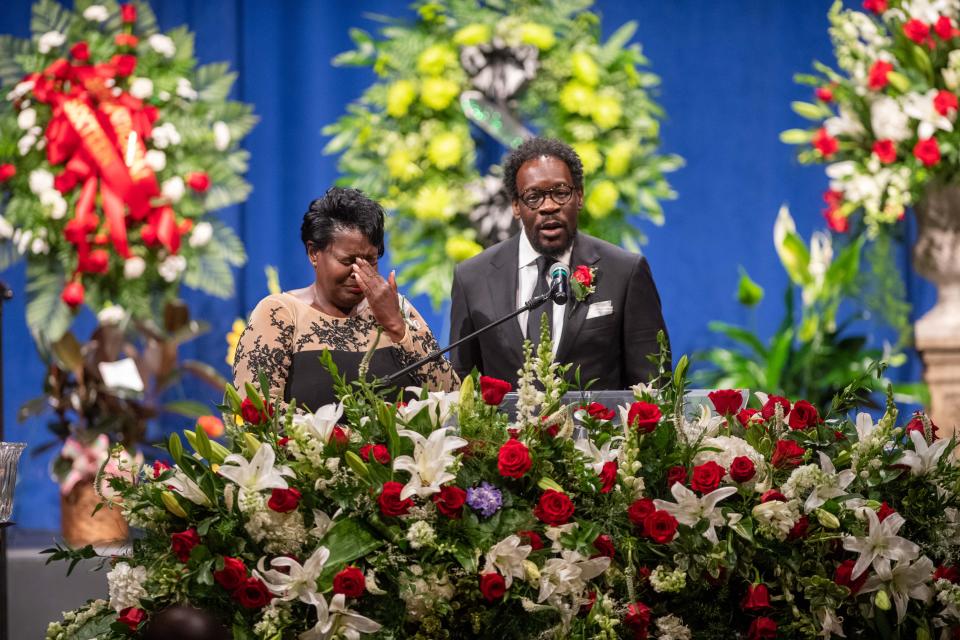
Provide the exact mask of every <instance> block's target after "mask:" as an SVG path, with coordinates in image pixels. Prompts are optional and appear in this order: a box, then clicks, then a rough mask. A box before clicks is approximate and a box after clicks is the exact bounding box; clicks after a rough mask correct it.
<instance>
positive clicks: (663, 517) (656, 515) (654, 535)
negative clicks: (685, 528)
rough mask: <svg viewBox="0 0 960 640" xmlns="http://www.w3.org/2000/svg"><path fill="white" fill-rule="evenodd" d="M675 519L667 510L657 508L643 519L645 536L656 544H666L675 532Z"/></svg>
mask: <svg viewBox="0 0 960 640" xmlns="http://www.w3.org/2000/svg"><path fill="white" fill-rule="evenodd" d="M677 524H678V523H677V519H676V518H674V517H673V515H672V514H671V513H670V512H669V511H663V510H661V509H657V510H656V511H654V512H653V513H651V514H650V515H648V516H647V517H646V519H645V520H644V523H643V525H644V529H646V533H647V536H648V537H649V538H650V539H651V540H653V541H654V542H656V543H658V544H667V543H669V542H671V541H672V540H673V536H674V535H675V534H676V533H677Z"/></svg>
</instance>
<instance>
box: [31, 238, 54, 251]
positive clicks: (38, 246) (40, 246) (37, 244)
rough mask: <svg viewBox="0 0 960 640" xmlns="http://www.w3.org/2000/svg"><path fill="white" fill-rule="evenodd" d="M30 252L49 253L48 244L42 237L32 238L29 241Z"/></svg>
mask: <svg viewBox="0 0 960 640" xmlns="http://www.w3.org/2000/svg"><path fill="white" fill-rule="evenodd" d="M30 253H32V254H34V255H42V254H47V253H50V245H49V244H47V241H46V240H44V239H43V238H34V239H33V242H31V243H30Z"/></svg>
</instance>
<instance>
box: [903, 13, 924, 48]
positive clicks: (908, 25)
mask: <svg viewBox="0 0 960 640" xmlns="http://www.w3.org/2000/svg"><path fill="white" fill-rule="evenodd" d="M903 35H905V36H907V37H908V38H910V39H911V40H913V41H914V42H916V43H917V44H923V43H924V42H925V41H926V40H927V39H928V38H930V25H928V24H926V23H925V22H923V21H922V20H917V19H916V18H911V19H910V20H907V21H906V22H905V23H903Z"/></svg>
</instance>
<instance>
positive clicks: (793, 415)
mask: <svg viewBox="0 0 960 640" xmlns="http://www.w3.org/2000/svg"><path fill="white" fill-rule="evenodd" d="M820 422H821V420H820V413H819V412H818V411H817V408H816V407H815V406H813V405H812V404H810V403H809V402H807V401H806V400H798V401H797V403H796V404H794V405H793V410H792V411H790V417H789V419H788V420H787V424H788V425H790V428H791V429H794V430H796V429H807V428H809V427H815V426H817V425H818V424H820Z"/></svg>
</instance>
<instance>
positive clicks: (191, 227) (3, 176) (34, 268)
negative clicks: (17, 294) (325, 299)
mask: <svg viewBox="0 0 960 640" xmlns="http://www.w3.org/2000/svg"><path fill="white" fill-rule="evenodd" d="M31 30H32V32H33V36H32V38H30V39H28V40H20V39H16V38H13V37H12V36H0V83H2V87H3V96H4V97H5V100H3V101H2V102H0V211H2V213H3V217H2V218H0V258H2V259H0V268H5V267H7V266H9V265H10V264H11V263H12V262H13V261H14V260H16V259H19V258H24V257H25V258H26V260H27V279H28V285H27V286H28V289H27V293H28V305H27V323H28V324H29V326H30V327H31V329H32V331H33V332H34V334H35V335H37V336H38V337H39V336H42V337H43V338H45V339H46V340H47V341H51V342H52V341H55V340H57V339H58V338H59V337H60V336H61V335H63V333H64V332H65V331H66V330H67V328H68V327H69V326H70V322H71V317H72V314H71V312H72V311H74V312H75V311H76V310H77V309H78V308H79V307H80V306H81V305H83V304H86V305H87V306H89V307H90V308H91V309H92V310H93V311H95V312H99V311H100V310H102V309H104V308H106V307H109V306H120V307H122V308H123V309H126V310H127V311H128V312H129V313H130V314H132V315H133V316H134V317H136V318H145V317H156V315H158V313H159V312H160V311H161V310H162V306H163V302H164V301H166V300H169V299H171V298H173V297H175V296H176V293H177V291H178V288H179V285H180V283H181V282H183V283H185V284H187V285H188V286H191V287H195V288H198V289H200V290H203V291H206V292H208V293H210V294H213V295H217V296H222V297H229V296H231V295H233V275H232V273H231V267H235V266H239V265H241V264H243V262H244V261H245V259H246V258H245V252H244V250H243V245H242V243H241V242H240V241H239V239H238V238H237V237H236V236H235V234H234V233H233V232H232V231H231V230H230V228H229V227H227V226H226V225H224V224H222V223H221V222H218V221H216V220H215V219H212V218H211V217H210V215H209V213H210V212H211V211H213V210H215V209H219V208H221V207H224V206H226V205H229V204H232V203H236V202H241V201H243V200H244V199H246V197H247V194H248V192H249V190H250V187H249V185H248V184H247V183H246V182H245V181H244V180H243V178H242V177H241V175H242V174H243V172H244V171H246V168H247V160H248V154H247V152H246V151H243V150H241V149H240V148H239V142H240V140H241V139H242V138H243V136H245V135H246V134H247V132H248V131H249V130H250V128H251V127H252V126H253V125H254V123H255V120H256V119H255V117H254V116H253V115H252V114H251V109H250V107H249V106H247V105H244V104H240V103H238V102H233V101H230V100H227V94H228V93H229V91H230V87H231V86H232V84H233V80H234V77H235V76H234V74H232V73H229V72H228V71H227V66H226V65H225V64H211V65H206V66H202V67H197V65H196V60H195V59H194V57H193V36H192V34H190V32H189V31H187V29H186V28H178V29H174V30H172V31H170V32H169V33H160V32H159V31H158V30H157V26H156V19H155V17H154V15H153V13H152V11H151V10H150V7H149V6H148V5H147V4H146V3H144V2H132V3H130V4H123V5H117V4H116V3H115V2H112V1H110V2H104V3H103V4H94V3H92V2H89V1H86V0H84V1H78V2H77V3H76V8H75V10H73V11H71V10H69V9H66V8H64V7H62V6H60V5H59V4H57V3H56V2H54V1H52V0H41V1H40V2H38V3H37V4H36V5H34V8H33V19H32V21H31Z"/></svg>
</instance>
